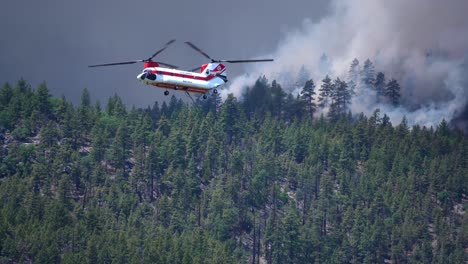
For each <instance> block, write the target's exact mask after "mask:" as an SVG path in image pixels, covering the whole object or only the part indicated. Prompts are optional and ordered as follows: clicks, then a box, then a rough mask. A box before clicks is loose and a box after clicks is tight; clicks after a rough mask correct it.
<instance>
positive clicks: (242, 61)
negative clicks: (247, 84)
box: [215, 59, 273, 63]
mask: <svg viewBox="0 0 468 264" xmlns="http://www.w3.org/2000/svg"><path fill="white" fill-rule="evenodd" d="M267 61H273V59H259V60H217V61H215V62H229V63H247V62H267Z"/></svg>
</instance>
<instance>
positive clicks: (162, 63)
mask: <svg viewBox="0 0 468 264" xmlns="http://www.w3.org/2000/svg"><path fill="white" fill-rule="evenodd" d="M157 63H159V64H161V65H163V66H166V67H169V68H173V69H177V68H179V67H177V66H174V65H172V64H168V63H164V62H160V61H158V62H157Z"/></svg>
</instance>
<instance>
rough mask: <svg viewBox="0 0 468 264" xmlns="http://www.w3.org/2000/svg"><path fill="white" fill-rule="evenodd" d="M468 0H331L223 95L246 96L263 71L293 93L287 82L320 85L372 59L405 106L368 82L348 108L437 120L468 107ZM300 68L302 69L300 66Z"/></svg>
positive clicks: (413, 120) (419, 120)
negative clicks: (379, 94)
mask: <svg viewBox="0 0 468 264" xmlns="http://www.w3.org/2000/svg"><path fill="white" fill-rule="evenodd" d="M467 10H468V1H467V0H447V1H440V0H411V1H408V0H392V1H386V0H334V1H332V2H331V6H330V14H329V15H328V16H326V17H325V18H323V19H322V20H321V21H319V22H318V23H312V22H310V21H309V20H306V21H304V23H303V26H302V28H301V29H299V30H297V31H296V32H290V33H289V34H287V35H286V36H285V37H284V40H283V41H282V43H280V45H279V46H278V49H277V51H276V52H275V53H274V54H271V56H272V57H273V58H274V59H275V62H274V63H269V64H258V65H254V66H251V67H252V68H249V69H248V71H249V75H245V76H241V77H238V78H236V79H234V80H233V81H232V84H231V85H230V87H229V89H228V90H227V91H225V93H226V94H227V93H234V95H236V96H238V97H241V96H242V92H243V90H244V89H245V87H246V86H248V85H252V84H253V83H254V81H255V80H256V78H257V77H258V76H260V75H263V74H265V75H266V76H267V78H269V79H270V80H272V79H276V80H278V81H279V82H280V83H282V84H283V87H284V88H285V89H288V91H289V92H293V93H297V92H298V91H297V89H298V88H299V87H298V86H296V85H291V83H289V84H288V80H292V79H297V76H300V75H301V74H302V75H304V69H306V71H307V73H308V75H309V76H310V77H311V78H313V79H314V81H315V83H316V85H317V87H319V86H320V85H321V80H322V79H323V78H324V77H325V75H326V74H329V75H330V77H331V78H332V79H334V78H336V77H340V78H342V79H347V77H348V71H349V68H350V64H351V61H352V60H353V59H354V58H357V59H358V60H359V61H360V65H361V66H362V65H363V62H364V61H365V60H366V59H367V58H369V59H370V60H371V61H372V62H373V63H374V66H375V71H376V72H378V71H382V72H384V73H385V75H386V79H387V80H388V79H390V78H395V79H396V80H398V82H399V83H400V85H401V95H402V96H401V102H402V104H401V106H400V107H397V108H395V107H393V106H390V105H388V104H385V103H377V102H376V100H375V96H373V95H372V93H371V92H370V90H368V88H366V87H365V86H364V85H358V86H357V87H356V96H355V97H354V99H353V102H352V106H351V110H352V111H353V112H355V113H360V112H364V113H365V114H370V113H372V111H374V110H375V109H376V108H380V109H381V110H382V111H383V112H385V113H387V115H389V116H390V118H391V121H392V122H393V123H394V124H395V123H399V122H400V121H401V120H402V118H403V116H406V118H407V120H408V123H409V124H411V125H412V124H420V125H425V126H434V125H437V124H439V123H440V121H441V120H442V119H444V118H445V119H446V120H452V119H453V118H455V117H456V116H457V115H460V114H461V112H463V109H464V107H465V105H466V104H467V98H468V56H467V54H468V16H467V14H466V11H467ZM301 68H302V70H301Z"/></svg>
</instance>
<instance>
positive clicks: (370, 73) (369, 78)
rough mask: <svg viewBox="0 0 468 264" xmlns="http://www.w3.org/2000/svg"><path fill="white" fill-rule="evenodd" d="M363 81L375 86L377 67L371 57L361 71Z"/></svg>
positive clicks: (365, 83)
mask: <svg viewBox="0 0 468 264" xmlns="http://www.w3.org/2000/svg"><path fill="white" fill-rule="evenodd" d="M361 81H362V83H363V84H364V85H365V86H366V87H368V88H372V87H373V86H374V83H375V69H374V64H373V63H372V62H371V61H370V60H369V59H367V60H366V61H365V62H364V67H363V68H362V72H361Z"/></svg>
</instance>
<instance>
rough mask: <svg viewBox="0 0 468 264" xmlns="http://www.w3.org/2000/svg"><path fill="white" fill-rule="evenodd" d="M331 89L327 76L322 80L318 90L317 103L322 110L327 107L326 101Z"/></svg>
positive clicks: (331, 85)
mask: <svg viewBox="0 0 468 264" xmlns="http://www.w3.org/2000/svg"><path fill="white" fill-rule="evenodd" d="M332 89H333V84H332V80H331V79H330V77H328V75H327V76H325V78H324V79H323V80H322V85H321V86H320V89H319V97H318V101H319V106H320V107H322V108H323V107H326V106H328V101H329V98H330V95H331V92H332Z"/></svg>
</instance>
